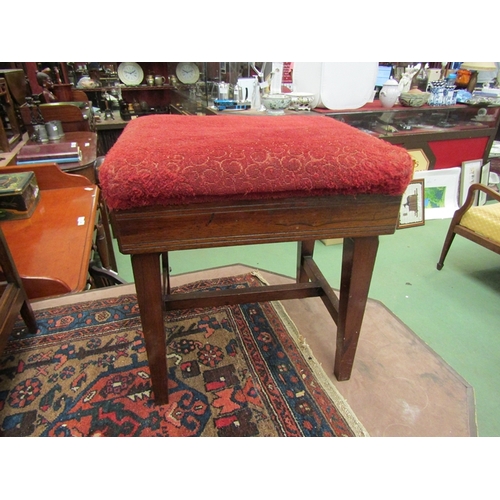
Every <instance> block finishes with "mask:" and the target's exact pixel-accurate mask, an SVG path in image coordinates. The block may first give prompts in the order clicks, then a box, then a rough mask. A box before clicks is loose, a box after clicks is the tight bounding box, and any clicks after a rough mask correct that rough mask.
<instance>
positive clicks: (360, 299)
mask: <svg viewBox="0 0 500 500" xmlns="http://www.w3.org/2000/svg"><path fill="white" fill-rule="evenodd" d="M377 249H378V236H370V237H362V238H344V248H343V256H342V276H341V284H340V301H339V317H338V322H337V349H336V353H335V366H334V374H335V376H336V377H337V380H348V379H349V378H350V377H351V371H352V365H353V363H354V355H355V354H356V347H357V345H358V339H359V332H360V330H361V324H362V322H363V315H364V312H365V307H366V301H367V299H368V291H369V289H370V282H371V278H372V274H373V268H374V265H375V258H376V256H377Z"/></svg>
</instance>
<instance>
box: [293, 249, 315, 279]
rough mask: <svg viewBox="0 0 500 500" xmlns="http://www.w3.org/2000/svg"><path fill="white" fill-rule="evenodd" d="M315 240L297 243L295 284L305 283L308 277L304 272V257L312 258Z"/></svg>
mask: <svg viewBox="0 0 500 500" xmlns="http://www.w3.org/2000/svg"><path fill="white" fill-rule="evenodd" d="M315 243H316V241H315V240H307V241H299V242H298V246H297V283H307V282H308V281H309V277H308V276H307V273H306V272H305V270H304V257H312V256H313V253H314V244H315Z"/></svg>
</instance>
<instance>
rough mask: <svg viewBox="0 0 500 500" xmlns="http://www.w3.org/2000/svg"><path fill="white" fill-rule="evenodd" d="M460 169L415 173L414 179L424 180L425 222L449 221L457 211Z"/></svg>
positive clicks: (452, 168) (441, 169)
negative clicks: (435, 220) (433, 220)
mask: <svg viewBox="0 0 500 500" xmlns="http://www.w3.org/2000/svg"><path fill="white" fill-rule="evenodd" d="M461 172H462V169H461V168H460V167H451V168H440V169H437V170H425V171H420V172H415V173H414V175H413V178H414V179H424V180H425V188H424V212H425V220H431V219H451V218H452V217H453V214H454V213H455V211H456V210H458V189H459V184H460V174H461Z"/></svg>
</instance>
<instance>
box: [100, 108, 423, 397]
mask: <svg viewBox="0 0 500 500" xmlns="http://www.w3.org/2000/svg"><path fill="white" fill-rule="evenodd" d="M412 173H413V166H412V161H411V158H410V156H409V155H408V153H406V152H405V151H404V150H403V149H401V148H398V147H394V146H392V145H390V144H388V143H386V142H384V141H380V140H379V139H376V138H374V137H371V136H369V135H368V134H364V133H362V132H359V131H358V130H356V129H354V128H352V127H347V126H345V125H344V124H341V123H338V122H336V121H335V120H331V119H329V118H325V117H323V116H314V117H310V116H307V117H305V116H278V117H274V116H253V117H247V116H215V117H209V116H176V115H165V116H149V117H143V118H138V119H136V120H133V121H132V122H130V124H129V125H128V126H127V127H126V128H125V130H124V131H123V133H122V135H121V136H120V138H119V139H118V141H117V142H116V144H115V145H114V146H113V148H112V149H111V150H110V151H109V152H108V154H107V155H106V159H105V160H104V163H103V164H102V166H101V169H100V184H101V187H102V191H103V195H104V198H105V200H106V203H107V205H108V207H109V209H110V216H111V220H112V225H113V230H114V233H115V236H116V238H117V241H118V245H119V248H120V250H121V252H122V253H124V254H130V255H131V259H132V266H133V271H134V279H135V285H136V290H137V297H138V303H139V308H140V314H141V322H142V330H143V332H144V337H145V342H146V349H147V353H148V360H149V367H150V370H151V383H152V388H153V391H154V395H155V401H156V402H157V403H158V404H163V403H166V402H167V401H168V376H167V373H168V372H167V359H166V339H165V331H164V324H163V314H164V311H165V310H177V309H184V308H189V307H205V306H213V305H222V304H236V303H245V302H253V301H255V302H258V301H269V300H284V299H291V298H306V297H317V296H319V297H321V298H322V300H323V302H324V303H325V306H326V307H327V309H328V311H329V312H330V314H331V316H332V318H333V320H334V321H335V323H336V324H337V349H336V354H335V375H336V377H337V378H338V379H339V380H347V379H348V378H349V377H350V375H351V369H352V365H353V362H354V356H355V352H356V346H357V342H358V336H359V331H360V327H361V322H362V319H363V314H364V309H365V305H366V300H367V297H368V290H369V286H370V281H371V276H372V271H373V267H374V264H375V258H376V253H377V247H378V237H379V235H382V234H392V233H394V231H395V228H396V224H397V221H398V214H399V208H400V204H401V196H402V193H403V192H404V191H405V188H406V186H407V184H408V183H409V181H410V179H411V176H412ZM328 238H344V246H343V259H342V273H341V289H340V296H337V295H336V293H335V292H334V291H333V290H332V289H331V287H330V285H329V284H328V282H327V281H326V279H325V278H324V277H323V275H322V273H321V271H320V270H319V268H318V267H317V265H316V264H315V262H314V260H313V251H314V243H315V240H319V239H328ZM295 241H296V242H298V253H297V255H298V262H297V281H296V283H294V284H292V285H283V286H282V285H280V286H269V287H262V288H261V287H259V289H258V290H255V289H250V290H241V289H237V290H227V291H226V290H223V291H219V292H206V293H201V294H199V293H194V294H185V295H184V294H183V295H177V294H171V293H170V285H169V267H168V252H170V251H174V250H184V249H192V248H210V247H219V246H233V245H246V244H261V243H275V242H295ZM160 261H161V263H162V265H161V264H160ZM162 266H163V276H164V286H163V290H162V280H161V274H162V273H161V268H162ZM325 328H332V334H333V326H332V325H325Z"/></svg>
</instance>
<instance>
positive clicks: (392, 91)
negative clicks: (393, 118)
mask: <svg viewBox="0 0 500 500" xmlns="http://www.w3.org/2000/svg"><path fill="white" fill-rule="evenodd" d="M399 95H400V91H399V83H398V82H397V81H396V80H394V78H392V77H391V78H389V80H387V81H386V82H385V83H384V86H383V87H382V89H381V90H380V93H379V97H378V98H379V100H380V102H381V104H382V106H383V107H384V108H392V107H393V106H394V104H396V102H397V100H398V97H399Z"/></svg>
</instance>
